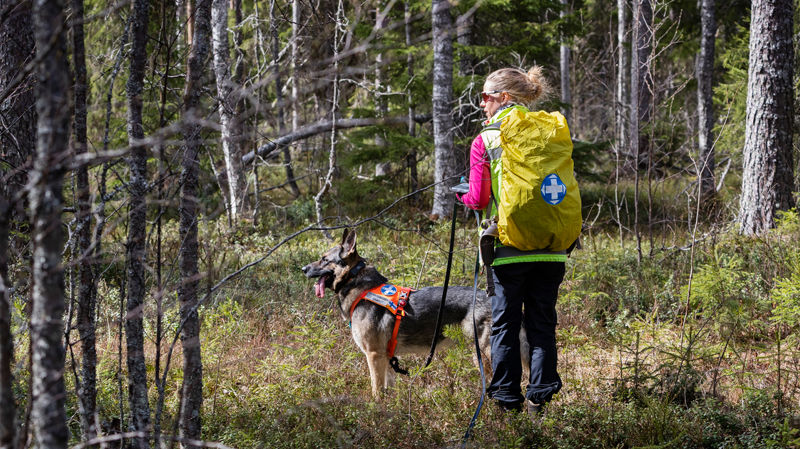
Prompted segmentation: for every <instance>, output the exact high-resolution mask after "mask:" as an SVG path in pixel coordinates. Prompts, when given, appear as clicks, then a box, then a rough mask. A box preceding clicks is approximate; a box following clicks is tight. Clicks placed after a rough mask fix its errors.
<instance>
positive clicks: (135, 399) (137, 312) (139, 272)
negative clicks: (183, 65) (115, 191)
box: [125, 0, 150, 449]
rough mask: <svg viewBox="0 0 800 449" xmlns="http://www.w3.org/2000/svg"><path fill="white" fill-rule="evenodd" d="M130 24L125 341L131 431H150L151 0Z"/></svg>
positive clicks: (137, 5)
mask: <svg viewBox="0 0 800 449" xmlns="http://www.w3.org/2000/svg"><path fill="white" fill-rule="evenodd" d="M132 14H133V20H132V22H131V56H130V57H131V64H130V76H129V78H128V84H127V86H126V90H127V95H128V144H129V145H130V146H131V152H130V159H129V161H128V162H129V165H130V171H131V175H130V176H131V178H130V182H129V184H128V186H129V191H130V202H129V209H128V242H127V245H126V246H127V250H128V251H127V271H128V302H127V317H126V320H125V342H126V351H127V352H126V354H127V364H128V400H129V402H130V411H131V413H130V419H131V421H130V423H129V425H128V429H129V430H130V431H131V432H147V431H148V427H149V424H150V406H149V404H148V402H147V367H146V365H145V360H144V326H143V319H142V317H143V315H144V298H145V295H146V293H147V286H146V284H145V252H146V241H147V238H146V236H147V201H146V196H147V149H146V148H145V146H144V145H142V143H141V142H142V140H143V139H144V128H143V126H142V91H143V89H144V71H145V64H146V63H147V24H148V18H149V2H148V0H134V1H133V10H132ZM133 447H136V448H140V449H141V448H147V447H149V443H148V439H147V438H136V439H134V440H133Z"/></svg>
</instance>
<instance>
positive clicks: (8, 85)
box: [0, 1, 36, 449]
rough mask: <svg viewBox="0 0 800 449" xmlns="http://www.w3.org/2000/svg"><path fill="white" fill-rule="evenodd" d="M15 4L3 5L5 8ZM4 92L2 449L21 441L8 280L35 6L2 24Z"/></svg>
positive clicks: (23, 169)
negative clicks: (16, 421)
mask: <svg viewBox="0 0 800 449" xmlns="http://www.w3.org/2000/svg"><path fill="white" fill-rule="evenodd" d="M7 3H8V4H10V3H16V2H3V7H6V6H10V5H7ZM0 42H3V45H2V47H0V91H5V90H7V89H13V93H12V94H10V95H9V96H8V98H7V99H6V100H5V101H3V102H0V117H4V118H5V119H6V120H7V123H6V124H4V125H3V126H2V127H0V160H2V161H3V163H2V164H0V284H2V285H0V404H3V406H2V407H0V448H1V449H8V448H11V447H13V445H14V444H15V438H16V426H15V424H14V416H15V407H14V395H13V391H12V375H11V373H12V365H13V357H14V340H13V335H12V334H11V293H10V289H11V287H12V281H11V280H10V279H9V278H8V257H9V243H10V241H9V236H10V232H9V231H10V230H12V229H13V228H14V227H15V223H14V222H13V221H12V218H14V219H16V220H17V221H26V218H25V212H24V204H23V203H24V201H23V192H24V188H25V184H26V183H27V178H28V177H27V172H28V169H29V168H30V159H31V155H32V153H33V148H34V147H35V145H36V108H35V107H34V105H35V103H36V97H35V96H34V92H33V90H34V85H35V77H34V75H32V74H31V75H27V76H26V77H24V78H23V79H21V80H18V79H17V77H18V76H19V75H20V67H22V66H24V65H25V64H26V63H27V62H29V61H30V60H32V59H33V56H34V39H33V22H32V17H31V3H30V2H29V1H26V2H22V3H20V4H17V5H16V6H15V7H14V8H13V9H12V10H10V12H9V14H8V16H7V17H5V18H4V20H2V21H0ZM11 118H13V120H10V119H11Z"/></svg>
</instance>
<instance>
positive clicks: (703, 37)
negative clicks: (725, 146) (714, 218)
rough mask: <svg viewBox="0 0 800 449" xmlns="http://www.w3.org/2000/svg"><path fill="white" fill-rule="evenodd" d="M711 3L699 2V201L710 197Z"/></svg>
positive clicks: (713, 21)
mask: <svg viewBox="0 0 800 449" xmlns="http://www.w3.org/2000/svg"><path fill="white" fill-rule="evenodd" d="M714 2H715V0H701V1H700V53H699V54H698V55H697V68H696V70H697V119H698V120H697V121H698V133H697V143H698V149H699V154H700V160H699V162H698V167H697V172H698V173H697V175H698V180H699V182H700V195H701V201H702V199H704V198H708V197H710V196H712V195H714V192H715V190H716V189H715V183H714V134H713V133H712V130H713V128H714V91H713V88H712V86H713V83H714V46H715V44H716V34H717V19H716V13H715V6H714Z"/></svg>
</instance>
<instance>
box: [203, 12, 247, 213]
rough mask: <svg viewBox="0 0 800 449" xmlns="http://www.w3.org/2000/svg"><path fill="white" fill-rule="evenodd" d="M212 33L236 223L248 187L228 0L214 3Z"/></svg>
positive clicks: (230, 207) (224, 155)
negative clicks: (234, 81) (245, 176)
mask: <svg viewBox="0 0 800 449" xmlns="http://www.w3.org/2000/svg"><path fill="white" fill-rule="evenodd" d="M211 33H212V42H213V52H214V75H215V77H216V81H217V109H218V110H219V119H220V125H221V127H222V142H221V143H222V154H223V157H224V159H225V173H226V178H227V184H228V201H227V204H228V207H229V209H230V210H229V211H228V213H229V216H230V219H231V223H234V224H235V223H236V222H237V220H238V218H239V216H240V215H241V213H242V206H243V204H244V196H245V188H244V180H243V179H242V162H241V157H242V156H241V151H240V150H239V145H240V142H241V136H239V135H237V126H236V122H237V117H236V98H235V95H236V91H237V89H236V86H235V85H234V83H233V79H232V78H231V71H230V69H231V64H230V57H229V54H230V49H229V47H228V1H227V0H213V2H212V7H211Z"/></svg>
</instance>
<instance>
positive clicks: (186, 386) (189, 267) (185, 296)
mask: <svg viewBox="0 0 800 449" xmlns="http://www.w3.org/2000/svg"><path fill="white" fill-rule="evenodd" d="M194 19H195V20H194V36H193V38H192V48H191V51H190V52H189V60H188V62H187V68H186V88H185V91H184V105H183V111H182V115H183V120H184V121H185V122H186V124H185V125H184V139H185V141H186V143H185V147H184V153H183V160H182V162H181V194H180V210H179V215H180V226H179V231H180V238H181V247H180V270H181V283H180V286H179V287H178V299H179V301H180V307H181V309H180V315H181V321H182V322H183V323H184V325H183V328H182V329H181V344H182V346H183V386H182V390H181V391H182V401H181V410H180V417H179V420H180V435H181V437H183V438H188V439H193V440H199V439H200V430H201V411H202V405H203V364H202V359H201V354H200V320H199V316H198V310H197V306H198V303H197V301H198V298H197V287H198V285H199V277H200V276H199V272H198V263H197V257H198V253H197V216H198V210H197V208H198V207H197V206H198V205H197V195H198V172H199V169H200V163H199V159H198V154H199V151H200V147H201V145H202V142H201V136H200V132H201V130H202V129H201V126H200V125H199V124H197V122H196V119H195V118H196V117H199V116H202V113H201V112H200V111H199V110H198V108H199V107H200V96H201V95H202V87H203V83H202V81H203V70H204V67H205V65H206V62H207V61H206V60H207V58H208V54H209V50H210V47H211V0H198V1H197V3H196V5H195V10H194ZM184 446H186V447H194V446H192V445H191V444H185V445H184Z"/></svg>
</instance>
